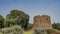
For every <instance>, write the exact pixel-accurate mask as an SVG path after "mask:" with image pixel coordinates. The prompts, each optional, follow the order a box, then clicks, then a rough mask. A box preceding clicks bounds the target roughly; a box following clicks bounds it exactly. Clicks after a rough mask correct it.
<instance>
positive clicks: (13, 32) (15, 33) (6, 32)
mask: <svg viewBox="0 0 60 34" xmlns="http://www.w3.org/2000/svg"><path fill="white" fill-rule="evenodd" d="M0 32H2V33H3V34H23V30H22V29H21V27H20V26H13V27H10V28H3V29H1V30H0Z"/></svg>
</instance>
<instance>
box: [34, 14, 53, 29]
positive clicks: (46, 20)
mask: <svg viewBox="0 0 60 34" xmlns="http://www.w3.org/2000/svg"><path fill="white" fill-rule="evenodd" d="M33 28H34V29H35V28H39V29H52V25H51V21H50V16H48V15H42V16H40V15H38V16H35V17H34V23H33Z"/></svg>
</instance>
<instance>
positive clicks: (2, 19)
mask: <svg viewBox="0 0 60 34" xmlns="http://www.w3.org/2000/svg"><path fill="white" fill-rule="evenodd" d="M3 23H4V18H3V16H1V15H0V28H2V27H3Z"/></svg>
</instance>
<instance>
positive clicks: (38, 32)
mask: <svg viewBox="0 0 60 34" xmlns="http://www.w3.org/2000/svg"><path fill="white" fill-rule="evenodd" d="M34 34H47V33H46V31H45V30H42V29H35V30H34Z"/></svg>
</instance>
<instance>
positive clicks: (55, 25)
mask: <svg viewBox="0 0 60 34" xmlns="http://www.w3.org/2000/svg"><path fill="white" fill-rule="evenodd" d="M52 26H53V28H54V29H58V30H60V23H53V25H52Z"/></svg>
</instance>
